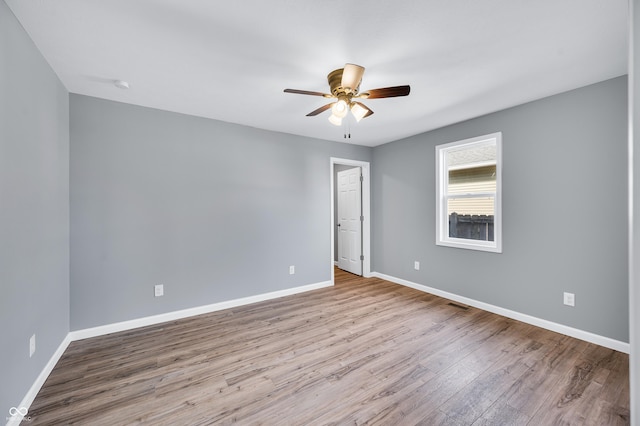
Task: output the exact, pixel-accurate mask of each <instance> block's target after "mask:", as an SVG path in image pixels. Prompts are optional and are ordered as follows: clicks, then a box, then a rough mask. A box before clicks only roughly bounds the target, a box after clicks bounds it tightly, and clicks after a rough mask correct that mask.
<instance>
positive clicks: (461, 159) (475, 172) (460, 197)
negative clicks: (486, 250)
mask: <svg viewBox="0 0 640 426" xmlns="http://www.w3.org/2000/svg"><path fill="white" fill-rule="evenodd" d="M445 161H446V165H447V172H448V181H447V185H446V202H447V214H448V216H449V237H452V238H465V239H471V240H483V241H494V216H495V208H496V204H495V199H496V145H495V144H489V145H480V146H477V145H476V146H473V147H464V146H462V147H460V149H457V150H451V151H449V152H447V153H446V160H445Z"/></svg>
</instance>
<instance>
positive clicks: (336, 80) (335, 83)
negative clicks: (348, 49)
mask: <svg viewBox="0 0 640 426" xmlns="http://www.w3.org/2000/svg"><path fill="white" fill-rule="evenodd" d="M343 71H344V68H338V69H337V70H333V71H331V72H330V73H329V74H328V75H327V81H328V82H329V87H330V88H331V93H332V94H333V95H334V96H335V97H339V95H347V96H348V95H351V96H355V95H357V94H358V90H360V84H358V87H356V88H355V89H346V88H344V87H342V72H343Z"/></svg>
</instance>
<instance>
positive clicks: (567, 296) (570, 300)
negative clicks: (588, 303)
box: [564, 291, 576, 306]
mask: <svg viewBox="0 0 640 426" xmlns="http://www.w3.org/2000/svg"><path fill="white" fill-rule="evenodd" d="M564 304H565V305H567V306H576V295H575V294H573V293H567V292H566V291H565V292H564Z"/></svg>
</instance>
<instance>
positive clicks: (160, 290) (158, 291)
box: [153, 284, 164, 297]
mask: <svg viewBox="0 0 640 426" xmlns="http://www.w3.org/2000/svg"><path fill="white" fill-rule="evenodd" d="M153 294H154V295H155V296H156V297H160V296H164V285H162V284H158V285H156V286H154V287H153Z"/></svg>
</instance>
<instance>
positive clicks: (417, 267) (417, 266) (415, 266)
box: [413, 260, 420, 271]
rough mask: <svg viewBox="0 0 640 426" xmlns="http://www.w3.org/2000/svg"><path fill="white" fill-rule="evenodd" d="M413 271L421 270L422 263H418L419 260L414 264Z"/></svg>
mask: <svg viewBox="0 0 640 426" xmlns="http://www.w3.org/2000/svg"><path fill="white" fill-rule="evenodd" d="M413 269H415V270H416V271H419V270H420V262H418V261H417V260H416V261H415V262H413Z"/></svg>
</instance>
